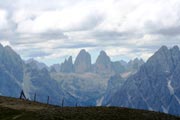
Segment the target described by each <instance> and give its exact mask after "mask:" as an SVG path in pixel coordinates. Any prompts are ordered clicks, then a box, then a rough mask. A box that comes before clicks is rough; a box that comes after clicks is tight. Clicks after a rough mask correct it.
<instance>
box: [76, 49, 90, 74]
mask: <svg viewBox="0 0 180 120" xmlns="http://www.w3.org/2000/svg"><path fill="white" fill-rule="evenodd" d="M74 70H75V72H76V73H84V72H90V71H91V56H90V54H89V53H88V52H86V51H85V50H84V49H83V50H81V51H80V53H79V54H78V56H77V57H76V59H75V62H74Z"/></svg>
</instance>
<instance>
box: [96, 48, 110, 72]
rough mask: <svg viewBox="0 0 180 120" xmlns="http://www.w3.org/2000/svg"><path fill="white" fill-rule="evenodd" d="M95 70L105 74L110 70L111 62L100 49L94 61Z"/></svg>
mask: <svg viewBox="0 0 180 120" xmlns="http://www.w3.org/2000/svg"><path fill="white" fill-rule="evenodd" d="M94 69H95V72H96V73H100V74H106V73H111V72H112V64H111V59H110V57H109V56H108V55H107V54H106V52H105V51H101V52H100V54H99V56H98V58H97V60H96V63H95V68H94Z"/></svg>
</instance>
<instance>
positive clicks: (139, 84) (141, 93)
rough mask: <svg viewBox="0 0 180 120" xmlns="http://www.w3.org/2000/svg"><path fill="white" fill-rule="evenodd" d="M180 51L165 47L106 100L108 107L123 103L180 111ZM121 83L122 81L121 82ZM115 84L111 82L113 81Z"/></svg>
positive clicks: (138, 106) (179, 112) (154, 109)
mask: <svg viewBox="0 0 180 120" xmlns="http://www.w3.org/2000/svg"><path fill="white" fill-rule="evenodd" d="M179 73H180V50H179V48H178V46H174V47H173V48H171V49H168V48H167V47H166V46H162V47H161V48H160V49H159V50H158V51H157V52H156V53H155V54H154V55H153V56H151V57H150V58H149V59H148V60H147V62H146V63H145V64H143V65H142V66H141V67H140V69H139V71H138V72H137V73H136V74H134V75H132V76H131V77H129V78H128V79H127V80H125V82H124V84H123V85H121V87H118V88H117V90H116V91H115V92H113V93H112V94H110V95H107V96H109V98H108V99H104V101H103V104H104V105H107V106H121V107H130V108H138V109H147V110H153V111H160V112H165V113H170V114H174V115H179V114H180V92H179V91H180V76H179ZM120 79H121V77H116V78H114V79H113V78H111V81H113V80H114V81H117V80H120ZM119 83H120V82H119ZM109 85H111V84H109Z"/></svg>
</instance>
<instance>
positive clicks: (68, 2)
mask: <svg viewBox="0 0 180 120" xmlns="http://www.w3.org/2000/svg"><path fill="white" fill-rule="evenodd" d="M0 43H2V44H3V45H10V46H11V47H12V48H13V49H14V50H15V51H16V52H17V53H19V54H20V55H21V57H22V58H23V59H28V58H35V59H36V60H39V61H42V62H45V63H47V64H49V65H50V64H53V63H59V62H61V61H63V60H64V59H65V58H67V56H69V55H72V56H73V57H75V56H76V55H77V54H78V52H79V50H80V49H86V50H87V51H88V52H90V53H91V54H92V59H93V61H94V60H95V59H96V57H97V55H98V54H99V53H98V52H99V51H100V50H105V51H106V52H107V54H108V55H109V56H111V59H112V60H119V59H124V60H128V59H133V58H135V57H141V58H143V59H145V60H146V59H147V58H148V57H149V56H151V55H152V54H153V53H154V52H155V51H156V50H157V49H158V48H159V47H160V46H162V45H167V46H169V47H172V46H173V45H180V1H179V0H0Z"/></svg>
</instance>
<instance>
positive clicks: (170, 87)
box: [167, 80, 174, 95]
mask: <svg viewBox="0 0 180 120" xmlns="http://www.w3.org/2000/svg"><path fill="white" fill-rule="evenodd" d="M167 86H168V89H169V92H170V94H171V95H174V88H173V87H172V85H171V80H168V84H167Z"/></svg>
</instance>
